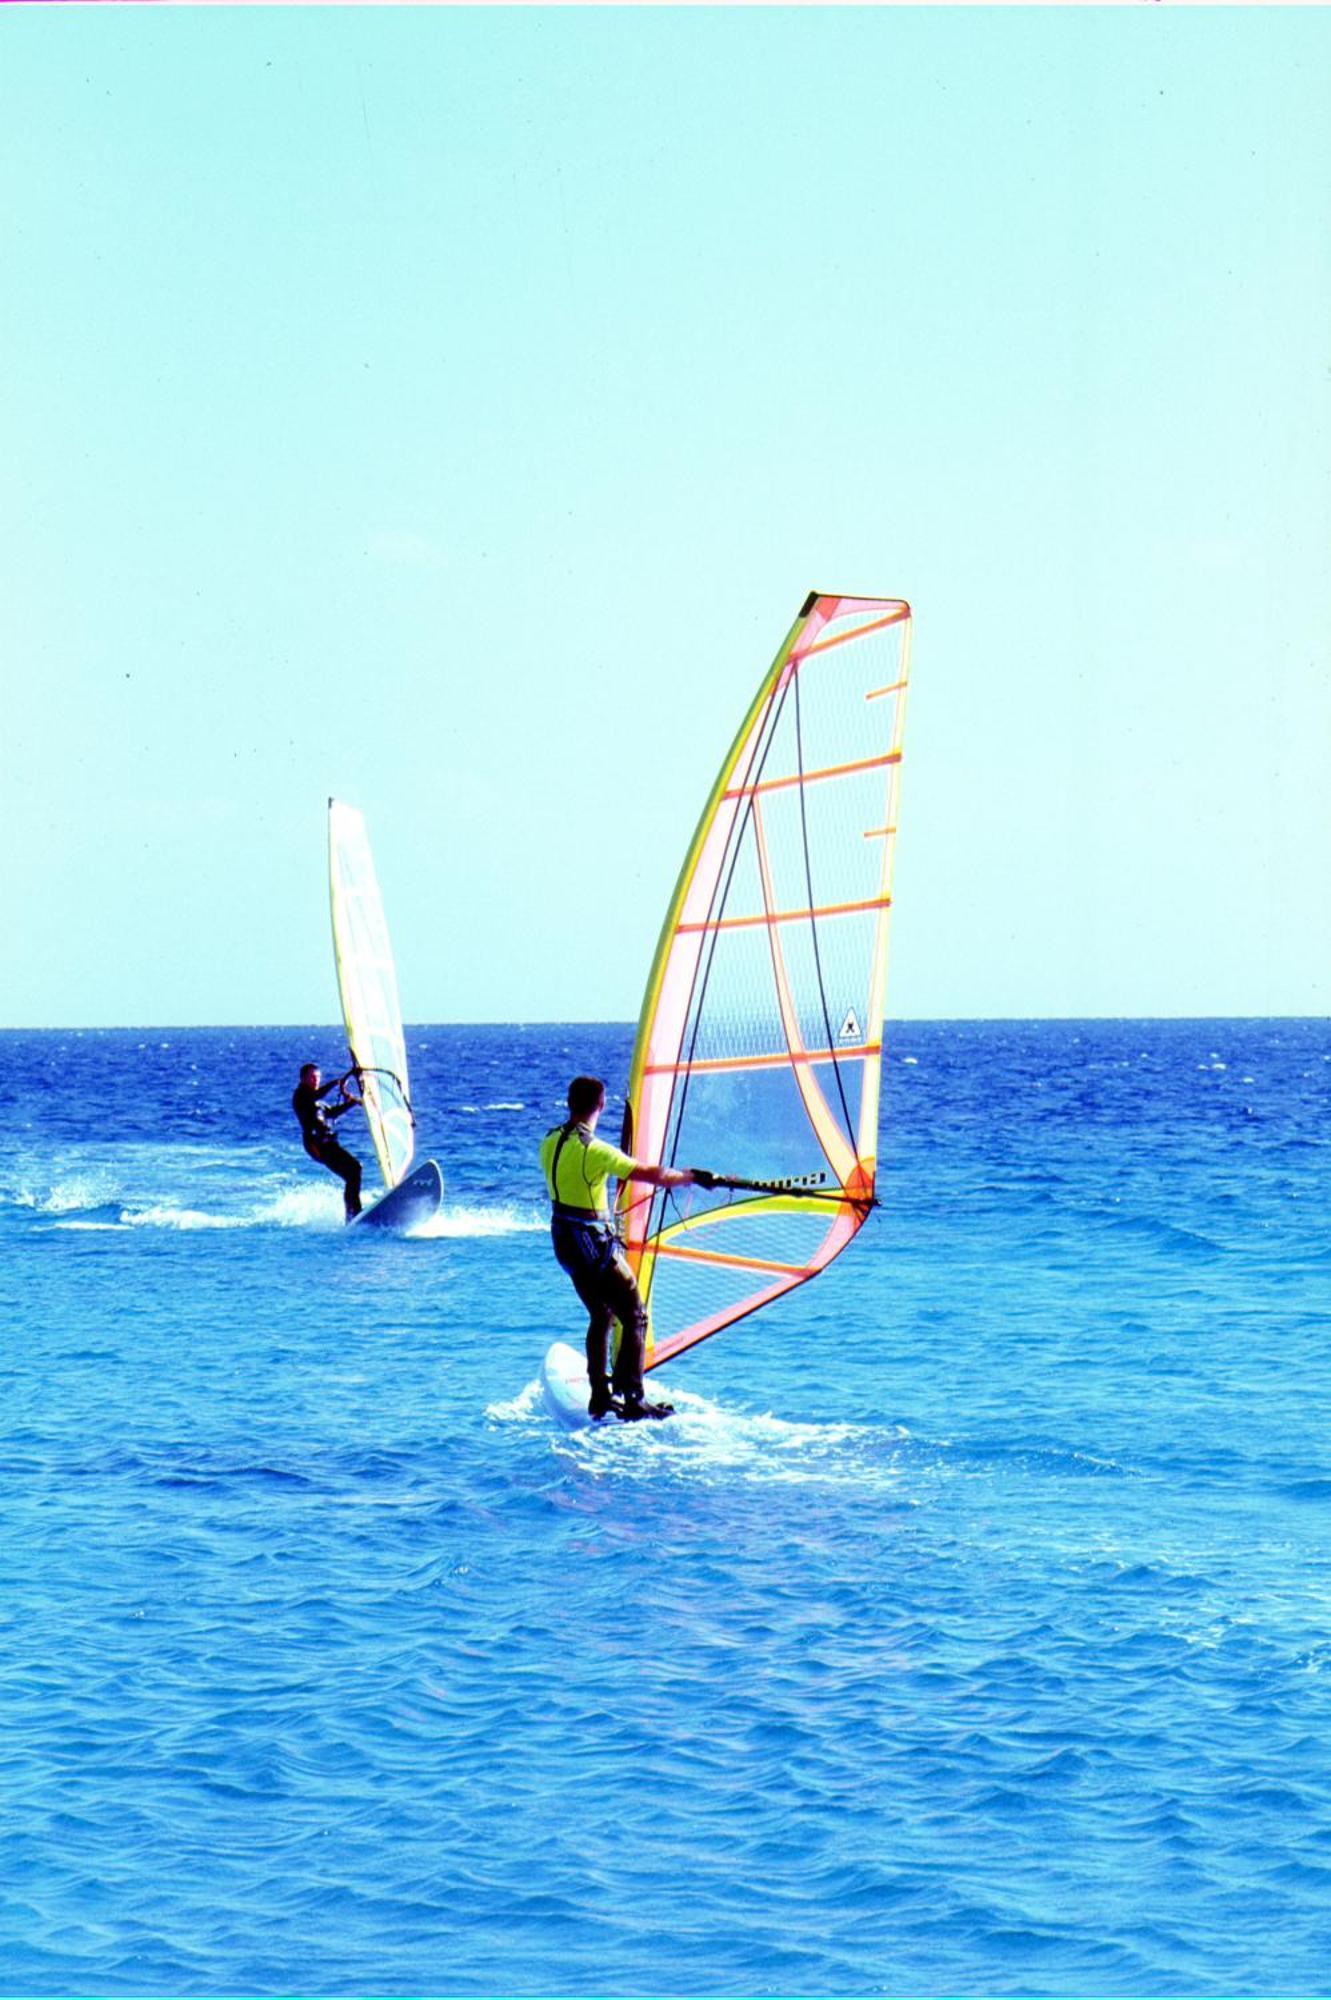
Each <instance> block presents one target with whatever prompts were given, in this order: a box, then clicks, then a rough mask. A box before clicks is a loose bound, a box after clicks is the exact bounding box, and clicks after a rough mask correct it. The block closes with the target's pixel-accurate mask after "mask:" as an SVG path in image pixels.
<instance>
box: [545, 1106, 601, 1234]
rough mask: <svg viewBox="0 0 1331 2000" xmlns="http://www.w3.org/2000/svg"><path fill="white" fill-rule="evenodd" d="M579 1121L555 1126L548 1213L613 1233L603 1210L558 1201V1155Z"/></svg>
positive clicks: (573, 1119)
mask: <svg viewBox="0 0 1331 2000" xmlns="http://www.w3.org/2000/svg"><path fill="white" fill-rule="evenodd" d="M581 1122H582V1121H581V1119H578V1118H570V1119H569V1120H568V1121H567V1123H565V1124H563V1125H560V1126H558V1127H557V1128H556V1129H557V1131H558V1133H559V1144H558V1145H557V1146H556V1147H555V1150H554V1154H553V1156H552V1158H551V1161H550V1188H551V1194H550V1213H551V1214H552V1215H554V1216H559V1217H562V1218H563V1220H564V1221H565V1222H582V1223H588V1222H594V1223H599V1224H600V1225H601V1227H602V1228H603V1229H605V1230H607V1231H610V1233H612V1234H613V1231H612V1230H611V1223H610V1218H609V1216H608V1215H606V1214H605V1212H604V1211H603V1210H602V1209H599V1208H578V1207H577V1206H576V1205H575V1204H574V1203H573V1202H570V1201H560V1199H559V1195H558V1189H559V1156H560V1154H561V1153H562V1152H563V1150H564V1148H565V1146H567V1144H568V1142H569V1140H570V1139H571V1138H572V1137H573V1134H574V1133H575V1132H576V1131H577V1130H578V1127H579V1125H580V1124H581ZM582 1144H583V1150H584V1151H585V1150H586V1146H587V1141H586V1140H585V1139H584V1140H583V1142H582ZM583 1179H584V1180H585V1179H586V1171H585V1169H584V1173H583Z"/></svg>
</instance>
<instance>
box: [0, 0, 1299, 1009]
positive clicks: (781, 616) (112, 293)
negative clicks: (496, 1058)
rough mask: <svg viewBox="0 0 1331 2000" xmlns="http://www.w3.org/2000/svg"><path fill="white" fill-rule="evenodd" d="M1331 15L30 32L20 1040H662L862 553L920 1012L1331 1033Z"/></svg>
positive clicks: (4, 241)
mask: <svg viewBox="0 0 1331 2000" xmlns="http://www.w3.org/2000/svg"><path fill="white" fill-rule="evenodd" d="M1329 67H1331V14H1328V12H1327V10H1325V9H1323V8H1316V7H1314V8H1299V7H1294V8H1261V7H1259V8H1253V9H1246V8H1227V7H1226V8H1214V9H1213V8H1193V7H1184V8H1177V9H1175V8H1169V7H1164V8H1142V9H1135V8H1117V7H1116V8H1106V9H1100V8H1078V7H1066V8H1065V7H1058V6H1054V7H1032V8H1027V9H1008V8H987V7H979V8H973V7H957V8H951V7H936V8H934V7H928V8H921V9H915V8H910V7H886V8H848V9H842V8H823V7H819V8H808V9H798V8H796V9H787V8H781V9H766V8H759V9H755V8H747V7H746V8H737V9H727V8H698V7H686V8H679V9H672V8H644V9H622V10H621V9H618V8H614V7H595V8H587V9H582V8H565V7H558V8H550V9H546V8H542V7H522V8H515V9H507V8H484V9H475V10H473V9H464V8H452V7H448V8H420V9H417V8H372V9H365V10H361V9H343V8H337V9H327V10H325V9H310V8H293V9H281V8H277V9H268V8H253V7H244V8H235V9H228V8H207V9H194V8H181V9H169V8H168V9H137V8H121V7H110V8H104V9H100V8H58V7H57V8H44V7H35V8H22V7H17V8H16V7H10V8H5V9H3V10H2V12H0V288H2V290H0V304H2V306H3V311H0V328H2V329H3V330H2V331H0V363H2V365H0V535H2V536H3V549H4V558H3V561H0V659H2V660H3V663H4V708H3V730H2V731H0V799H2V804H3V814H4V859H5V865H4V867H3V869H0V937H2V938H3V953H4V960H5V965H4V978H3V981H2V982H0V995H2V997H0V1025H7V1026H16V1027H45V1026H87V1025H116V1024H125V1025H143V1024H163V1025H167V1024H170V1025H177V1026H185V1025H190V1024H203V1023H216V1024H225V1023H244V1022H256V1023H273V1024H281V1023H286V1022H290V1023H324V1022H331V1021H333V1020H335V1019H336V1015H337V1002H336V993H335V988H334V984H333V961H332V951H331V943H330V937H329V924H328V907H327V887H326V858H325V810H326V800H327V798H328V797H329V796H330V795H336V796H339V797H342V798H345V799H347V800H349V801H351V802H352V803H354V804H357V805H359V806H360V807H361V808H362V809H363V811H364V812H365V814H366V818H367V822H368V825H369V829H370V833H371V837H372V840H373V843H374V849H375V855H376V860H377V864H378V873H379V877H380V882H381V885H382V888H383V891H384V896H385V901H386V904H387V909H388V916H389V922H390V926H391V929H392V932H393V938H394V944H395V948H396V955H397V961H398V972H399V982H400V986H401V990H402V998H403V1006H404V1011H405V1013H406V1015H407V1018H408V1020H409V1021H421V1022H423V1021H431V1022H433V1021H487V1020H492V1021H518V1020H530V1021H542V1020H630V1019H633V1018H635V1017H636V1015H637V1011H638V1007H639V1003H640V999H641V993H642V987H643V983H644V981H645V978H646V974H647V969H648V965H649V963H650V959H651V955H652V950H653V947H654V945H655V941H656V936H657V932H658V930H659V927H660V923H661V919H662V916H663V913H664V909H665V905H666V901H667V898H668V896H669V893H670V890H671V887H672V885H673V883H674V880H675V876H676V873H677V871H678V868H679V865H680V862H681V860H682V858H683V854H684V850H685V847H686V845H687V843H688V840H689V837H690V835H691V833H692V830H693V827H694V824H695V821H696V819H697V816H698V813H699V811H700V809H701V807H702V805H703V802H704V800H705V798H706V796H707V793H708V791H709V789H710V786H711V782H712V779H713V776H714V774H715V770H716V767H717V765H718V763H719V761H720V758H721V756H722V754H723V752H724V751H725V750H726V748H727V747H728V745H729V743H730V740H731V737H732V736H733V734H734V730H735V728H736V726H737V724H738V721H739V718H740V717H741V715H742V714H743V713H744V711H745V709H746V708H747V706H748V702H749V700H750V698H751V696H752V694H753V691H754V689H755V688H756V686H757V683H758V681H759V679H760V678H761V676H762V674H763V672H764V670H765V669H766V667H767V665H768V664H769V662H770V660H771V658H772V656H773V654H774V652H775V650H776V648H777V646H778V645H779V643H780V642H781V640H782V638H783V636H784V634H785V631H786V629H787V627H788V626H789V624H790V621H791V619H792V618H793V616H794V614H795V612H796V611H797V610H798V608H799V606H800V604H801V603H802V601H803V599H804V597H805V595H806V594H807V592H808V591H809V590H810V589H819V590H823V591H838V592H847V593H862V594H866V595H884V596H901V597H906V598H909V599H910V601H911V603H912V605H913V607H914V617H915V624H914V650H913V678H912V691H911V699H910V713H909V717H908V721H907V729H906V755H905V762H904V766H903V773H902V795H901V809H900V822H899V824H900V835H899V841H898V850H897V862H896V880H895V891H896V903H895V908H894V912H893V938H892V962H891V972H890V980H889V998H888V1007H889V1014H890V1015H895V1016H899V1017H907V1018H922V1017H923V1018H930V1017H962V1016H979V1017H998V1016H1038V1015H1052V1016H1070V1015H1071V1016H1088V1015H1167V1014H1182V1015H1202V1014H1208V1015H1224V1014H1279V1013H1288V1014H1323V1013H1326V1012H1328V1011H1331V923H1329V922H1328V916H1329V915H1331V910H1329V908H1328V905H1329V903H1331V890H1329V889H1328V880H1329V878H1331V870H1329V868H1328V860H1329V858H1331V782H1328V776H1327V765H1328V753H1329V752H1331V671H1329V669H1331V661H1329V660H1328V646H1329V643H1331V566H1329V565H1328V552H1329V551H1331V227H1329V224H1331V120H1328V119H1327V117H1326V115H1325V78H1326V75H1327V73H1328V68H1329Z"/></svg>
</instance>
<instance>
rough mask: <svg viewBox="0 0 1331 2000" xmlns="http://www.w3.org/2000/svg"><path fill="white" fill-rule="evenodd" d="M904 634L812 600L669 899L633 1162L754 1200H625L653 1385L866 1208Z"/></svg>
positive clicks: (644, 1020) (885, 613)
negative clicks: (706, 1172) (732, 1182)
mask: <svg viewBox="0 0 1331 2000" xmlns="http://www.w3.org/2000/svg"><path fill="white" fill-rule="evenodd" d="M909 634H910V609H909V606H908V605H906V604H904V603H902V602H901V601H899V600H897V599H889V598H841V597H819V596H815V597H812V598H810V600H809V601H808V603H807V604H806V605H805V607H804V609H803V610H802V611H801V613H800V615H799V617H798V618H797V619H796V621H795V623H794V625H793V626H792V627H791V630H790V632H789V633H788V634H787V636H786V640H785V643H784V645H783V646H782V648H781V650H780V652H779V653H778V654H777V657H776V659H775V661H774V662H773V664H772V666H771V668H770V669H769V671H768V673H767V676H766V678H765V679H764V681H763V684H762V686H761V688H760V689H759V691H758V694H757V696H756V697H755V699H754V702H753V705H752V707H751V708H750V710H749V713H748V715H747V716H746V717H745V720H744V723H743V725H742V727H741V729H740V732H739V735H738V736H737V737H736V739H735V742H734V743H733V744H732V746H731V749H730V752H729V755H728V756H727V758H726V760H725V763H724V764H723V766H722V768H721V772H720V774H719V776H718V778H717V781H716V784H715V785H714V786H713V789H712V794H711V797H710V798H709V799H708V802H707V806H706V808H705V810H704V812H703V816H702V819H701V821H700V822H699V825H698V829H697V832H696V833H695V835H694V838H693V842H692V844H691V846H690V849H689V853H688V857H687V859H686V861H685V864H684V868H683V871H682V872H681V875H680V878H679V881H678V883H677V884H676V887H675V893H674V895H673V897H672V899H671V905H670V909H669V912H668V913H667V917H666V922H665V925H664V928H663V930H662V934H661V940H660V943H659V944H658V946H657V952H656V958H655V961H654V963H653V967H652V974H651V978H650V979H649V981H648V986H647V993H646V997H645V999H644V1002H643V1010H642V1016H641V1019H640V1021H639V1024H638V1039H637V1043H636V1046H635V1049H634V1056H633V1068H632V1073H631V1076H630V1082H629V1097H628V1113H627V1116H626V1120H625V1143H626V1145H627V1147H628V1148H629V1150H631V1151H632V1152H633V1154H634V1155H635V1157H636V1158H637V1159H639V1160H641V1161H643V1162H646V1163H650V1164H653V1165H661V1164H663V1165H666V1166H677V1167H678V1166H685V1167H690V1166H692V1167H696V1166H703V1167H708V1168H710V1169H712V1170H713V1171H714V1172H718V1173H722V1174H725V1175H726V1176H728V1177H730V1178H735V1179H742V1180H746V1181H750V1182H759V1183H763V1184H764V1185H763V1186H762V1187H760V1188H748V1189H719V1188H718V1189H716V1190H712V1191H703V1190H702V1189H698V1188H693V1189H686V1190H680V1191H678V1192H672V1191H669V1190H662V1189H655V1190H652V1191H651V1192H650V1194H648V1193H647V1191H646V1190H644V1189H643V1188H642V1187H641V1186H640V1185H635V1184H633V1183H628V1184H626V1186H625V1187H624V1188H623V1189H622V1190H621V1195H620V1226H621V1230H622V1232H623V1235H624V1239H625V1243H626V1245H627V1250H628V1256H629V1261H630V1263H631V1264H632V1265H633V1267H634V1270H635V1272H636V1273H637V1276H638V1282H639V1285H640V1287H641V1290H642V1293H643V1296H644V1298H645V1300H646V1301H647V1306H648V1312H649V1315H650V1319H651V1340H650V1343H649V1351H648V1365H649V1366H651V1367H654V1366H659V1364H660V1363H661V1362H662V1361H666V1360H668V1359H669V1358H670V1356H671V1355H672V1354H678V1353H680V1352H681V1351H682V1350H683V1349H684V1348H686V1347H690V1346H692V1345H694V1344H695V1343H696V1342H697V1341H699V1340H705V1339H706V1338H707V1337H708V1335H709V1334H713V1333H717V1332H719V1331H720V1329H721V1328H722V1327H724V1326H729V1325H731V1324H732V1323H733V1322H734V1321H735V1320H737V1319H740V1318H742V1317H743V1316H744V1315H745V1314H746V1313H750V1312H753V1311H755V1310H756V1309H757V1308H758V1307H759V1306H762V1305H766V1304H767V1303H768V1302H769V1301H770V1300H772V1299H774V1298H778V1297H780V1296H781V1294H782V1293H783V1292H787V1291H791V1290H793V1289H794V1288H795V1287H796V1286H797V1285H801V1284H803V1283H805V1282H806V1281H807V1280H808V1279H809V1278H811V1277H813V1276H815V1275H816V1274H817V1272H819V1271H821V1270H822V1269H824V1268H825V1266H826V1265H827V1264H828V1263H830V1261H831V1259H832V1258H833V1257H835V1256H836V1255H837V1254H838V1253H839V1252H840V1251H841V1250H843V1249H844V1248H845V1246H846V1244H847V1243H849V1242H850V1240H851V1238H852V1237H853V1236H854V1235H855V1232H856V1231H857V1230H858V1229H859V1227H860V1225H861V1223H862V1222H863V1220H864V1217H865V1215H866V1214H867V1212H868V1207H869V1205H870V1203H871V1202H872V1199H873V1191H874V1177H875V1173H876V1170H877V1148H878V1104H879V1085H880V1075H881V1063H882V1022H883V1008H884V1000H885V993H886V977H887V937H888V913H889V910H890V908H891V881H892V860H893V854H894V850H895V844H896V808H897V789H898V778H899V773H900V766H901V739H902V728H903V724H904V720H905V698H906V682H907V675H908V666H909Z"/></svg>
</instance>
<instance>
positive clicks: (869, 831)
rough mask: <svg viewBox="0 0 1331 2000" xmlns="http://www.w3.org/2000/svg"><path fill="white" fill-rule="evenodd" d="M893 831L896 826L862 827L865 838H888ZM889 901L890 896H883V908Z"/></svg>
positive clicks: (890, 899)
mask: <svg viewBox="0 0 1331 2000" xmlns="http://www.w3.org/2000/svg"><path fill="white" fill-rule="evenodd" d="M895 832H896V828H895V827H894V826H866V827H865V829H864V838H865V839H866V840H890V839H891V838H892V835H893V834H894V833H895ZM891 901H892V898H891V897H890V896H886V897H884V899H883V908H884V909H886V908H887V907H888V905H889V904H890V903H891Z"/></svg>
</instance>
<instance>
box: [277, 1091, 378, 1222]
mask: <svg viewBox="0 0 1331 2000" xmlns="http://www.w3.org/2000/svg"><path fill="white" fill-rule="evenodd" d="M337 1088H338V1085H337V1084H336V1083H326V1084H325V1085H324V1087H323V1089H322V1090H316V1089H315V1088H314V1086H313V1085H312V1084H309V1083H298V1084H297V1085H296V1088H295V1089H294V1090H293V1091H292V1093H291V1109H292V1110H293V1111H294V1112H295V1114H296V1116H297V1118H299V1120H300V1136H301V1141H302V1143H303V1145H304V1147H305V1150H306V1152H307V1153H308V1154H309V1156H310V1158H311V1159H312V1160H317V1161H318V1162H319V1165H320V1166H321V1167H327V1169H328V1171H329V1173H330V1174H336V1175H337V1177H338V1179H339V1180H340V1181H341V1183H342V1202H343V1206H344V1207H345V1209H346V1211H347V1221H348V1222H350V1220H351V1218H352V1216H353V1215H359V1214H360V1206H361V1204H360V1179H361V1164H360V1161H359V1160H358V1159H357V1158H356V1156H355V1154H354V1153H349V1152H348V1151H347V1149H346V1147H345V1146H340V1145H339V1144H338V1141H337V1134H336V1133H335V1132H334V1130H333V1128H332V1126H331V1125H330V1123H329V1122H328V1113H327V1112H326V1111H325V1110H324V1108H323V1105H322V1104H321V1103H320V1102H319V1099H320V1098H321V1097H326V1096H327V1094H328V1092H329V1091H330V1090H336V1089H337Z"/></svg>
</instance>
